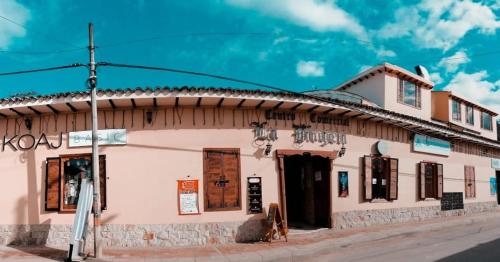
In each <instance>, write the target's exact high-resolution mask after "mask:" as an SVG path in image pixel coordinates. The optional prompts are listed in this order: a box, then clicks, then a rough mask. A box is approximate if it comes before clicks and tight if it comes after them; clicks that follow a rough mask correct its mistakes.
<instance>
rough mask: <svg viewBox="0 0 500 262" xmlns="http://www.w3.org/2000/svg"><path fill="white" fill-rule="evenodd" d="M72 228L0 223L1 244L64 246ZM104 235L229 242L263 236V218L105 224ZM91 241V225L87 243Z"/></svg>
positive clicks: (139, 240) (158, 241) (111, 242)
mask: <svg viewBox="0 0 500 262" xmlns="http://www.w3.org/2000/svg"><path fill="white" fill-rule="evenodd" d="M71 228H72V225H0V245H14V246H24V245H46V246H50V247H59V248H60V247H64V248H65V247H68V245H69V239H70V236H71ZM101 235H102V241H103V245H104V247H173V246H196V245H213V244H228V243H235V242H249V241H257V240H260V239H261V238H262V236H263V220H248V221H245V222H221V223H205V224H167V225H104V226H103V227H102V232H101ZM92 241H93V229H92V228H91V229H90V230H89V235H88V236H87V243H92ZM90 246H91V245H90ZM90 246H89V247H90Z"/></svg>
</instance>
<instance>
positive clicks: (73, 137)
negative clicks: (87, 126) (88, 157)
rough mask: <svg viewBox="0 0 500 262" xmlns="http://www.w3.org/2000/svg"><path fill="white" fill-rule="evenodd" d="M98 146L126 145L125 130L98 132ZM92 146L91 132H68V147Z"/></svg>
mask: <svg viewBox="0 0 500 262" xmlns="http://www.w3.org/2000/svg"><path fill="white" fill-rule="evenodd" d="M97 134H98V137H99V145H126V144H127V130H126V129H103V130H99V131H98V133H97ZM91 145H92V131H90V130H88V131H79V132H69V135H68V146H69V147H81V146H91Z"/></svg>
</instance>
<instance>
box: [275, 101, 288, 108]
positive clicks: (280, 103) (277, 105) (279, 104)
mask: <svg viewBox="0 0 500 262" xmlns="http://www.w3.org/2000/svg"><path fill="white" fill-rule="evenodd" d="M283 103H285V102H284V101H281V102H279V103H277V104H276V105H275V106H273V110H276V109H278V108H280V106H281V105H283Z"/></svg>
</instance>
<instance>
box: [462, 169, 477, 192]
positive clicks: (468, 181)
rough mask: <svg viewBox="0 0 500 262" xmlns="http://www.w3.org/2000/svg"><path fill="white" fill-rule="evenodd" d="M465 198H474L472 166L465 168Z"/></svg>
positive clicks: (474, 185)
mask: <svg viewBox="0 0 500 262" xmlns="http://www.w3.org/2000/svg"><path fill="white" fill-rule="evenodd" d="M464 175H465V179H464V181H465V198H474V197H476V173H475V169H474V167H473V166H465V171H464Z"/></svg>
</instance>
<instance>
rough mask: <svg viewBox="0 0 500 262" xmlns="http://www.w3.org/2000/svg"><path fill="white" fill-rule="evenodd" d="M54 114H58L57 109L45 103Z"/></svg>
mask: <svg viewBox="0 0 500 262" xmlns="http://www.w3.org/2000/svg"><path fill="white" fill-rule="evenodd" d="M46 106H47V107H48V108H49V109H50V110H51V111H52V112H53V113H54V114H59V110H57V109H55V108H54V107H53V106H51V105H46Z"/></svg>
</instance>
